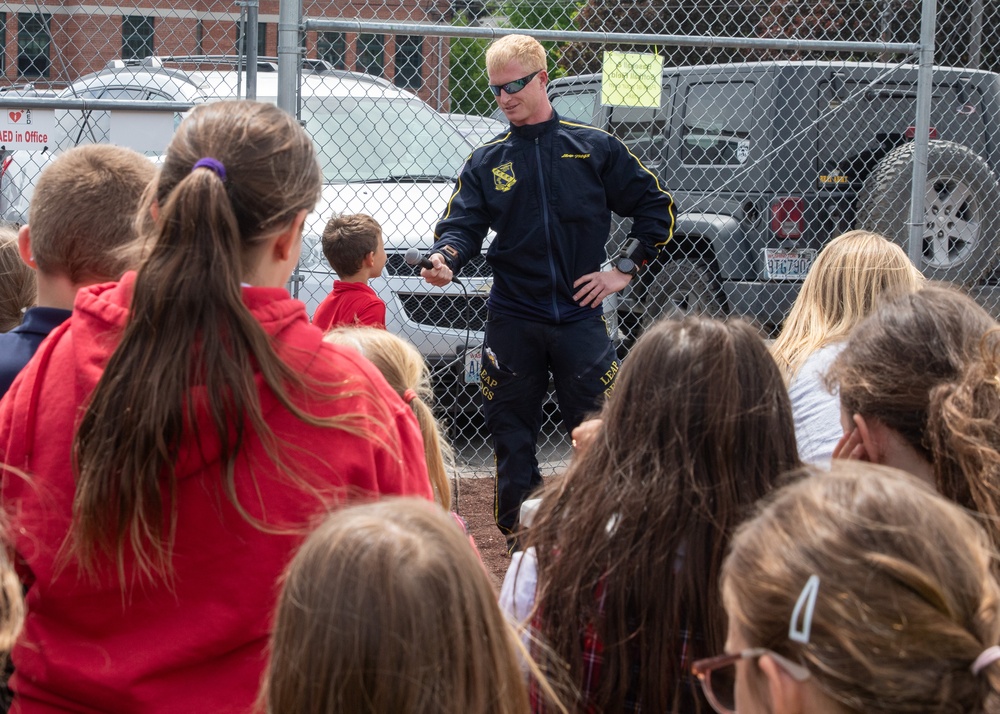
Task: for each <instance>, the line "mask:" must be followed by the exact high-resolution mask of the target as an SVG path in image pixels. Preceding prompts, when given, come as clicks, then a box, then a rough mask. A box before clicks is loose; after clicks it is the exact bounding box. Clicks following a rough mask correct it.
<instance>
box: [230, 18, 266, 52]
mask: <svg viewBox="0 0 1000 714" xmlns="http://www.w3.org/2000/svg"><path fill="white" fill-rule="evenodd" d="M244 24H245V23H244V22H240V21H237V22H236V51H237V52H238V53H239V54H246V49H245V48H244V47H243V25H244ZM266 55H267V23H266V22H258V23H257V56H258V57H264V56H266Z"/></svg>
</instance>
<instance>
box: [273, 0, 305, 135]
mask: <svg viewBox="0 0 1000 714" xmlns="http://www.w3.org/2000/svg"><path fill="white" fill-rule="evenodd" d="M301 18H302V0H281V4H280V5H279V7H278V106H279V107H281V108H282V109H284V110H285V111H286V112H288V113H289V114H291V115H293V116H296V115H297V104H298V103H297V100H296V93H297V91H298V73H299V53H300V48H299V22H300V20H301Z"/></svg>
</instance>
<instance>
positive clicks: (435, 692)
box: [263, 499, 528, 714]
mask: <svg viewBox="0 0 1000 714" xmlns="http://www.w3.org/2000/svg"><path fill="white" fill-rule="evenodd" d="M516 647H517V645H516V635H514V633H513V631H512V629H511V627H510V625H509V624H508V623H507V622H506V620H505V619H504V616H503V615H502V614H501V612H500V610H499V607H498V605H497V602H496V594H495V592H494V590H493V588H492V586H491V585H490V583H489V581H488V579H487V576H486V572H485V570H484V569H483V566H482V564H481V563H480V562H479V560H478V557H477V556H476V554H475V552H474V551H473V549H472V547H471V546H470V544H469V541H468V539H467V537H466V536H465V535H464V534H463V533H462V532H461V530H460V529H459V527H458V525H457V524H456V523H455V522H454V520H452V519H451V518H450V517H449V516H448V515H447V514H446V513H445V512H444V511H442V510H441V509H440V508H437V507H436V506H433V505H431V504H429V503H427V502H426V501H420V502H418V501H416V500H414V499H395V500H385V501H382V502H379V503H373V504H368V505H362V506H355V507H349V508H345V509H343V510H340V511H338V512H336V513H334V514H333V515H331V516H329V517H328V518H327V519H326V521H325V522H324V523H323V524H322V525H321V526H320V527H319V528H318V529H317V530H316V531H315V532H314V533H313V534H312V535H311V536H310V537H309V538H308V539H307V540H306V542H305V544H304V545H303V546H302V548H301V550H300V551H299V553H298V554H297V555H296V556H295V559H294V560H293V561H292V563H291V566H290V567H289V571H288V575H287V579H286V580H285V583H284V587H283V590H282V594H281V598H280V602H279V605H278V613H277V622H276V624H275V630H274V635H273V639H272V647H271V663H270V668H269V672H268V675H267V680H266V684H265V690H264V693H263V698H264V700H265V702H266V710H267V711H268V712H269V714H334V713H335V712H336V713H339V712H356V713H358V714H398V713H399V712H406V713H407V714H425V713H426V714H432V713H433V714H439V713H446V714H448V713H451V714H473V713H474V714H491V713H494V712H496V713H497V714H505V713H507V712H509V713H510V714H514V713H515V712H517V713H518V714H521V713H523V712H526V711H528V701H527V694H526V691H525V687H524V684H523V681H522V679H521V674H520V670H519V666H518V660H517V656H516Z"/></svg>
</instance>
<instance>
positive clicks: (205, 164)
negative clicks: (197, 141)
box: [191, 156, 226, 181]
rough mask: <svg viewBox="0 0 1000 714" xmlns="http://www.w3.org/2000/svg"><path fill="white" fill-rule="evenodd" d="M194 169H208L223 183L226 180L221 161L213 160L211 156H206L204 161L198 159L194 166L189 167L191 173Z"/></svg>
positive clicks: (224, 168) (224, 169)
mask: <svg viewBox="0 0 1000 714" xmlns="http://www.w3.org/2000/svg"><path fill="white" fill-rule="evenodd" d="M195 169H209V170H210V171H211V172H212V173H214V174H215V175H216V176H218V177H219V178H220V179H222V180H223V181H225V180H226V167H225V166H223V165H222V162H221V161H219V160H218V159H213V158H212V157H211V156H206V157H205V158H204V159H198V160H197V161H196V162H195V164H194V166H192V167H191V170H192V171H194V170H195Z"/></svg>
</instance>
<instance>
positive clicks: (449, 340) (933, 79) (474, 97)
mask: <svg viewBox="0 0 1000 714" xmlns="http://www.w3.org/2000/svg"><path fill="white" fill-rule="evenodd" d="M5 7H9V8H10V9H9V10H5V11H2V12H0V44H2V46H3V47H4V52H3V54H2V55H0V60H2V65H0V69H2V75H3V80H2V83H0V84H2V86H0V110H2V115H0V146H2V151H3V162H4V164H3V167H4V173H3V174H2V176H0V211H2V215H3V218H4V219H6V220H8V221H12V222H18V221H23V220H25V219H26V213H25V209H26V205H27V200H28V198H30V191H31V187H32V185H33V182H34V179H35V178H36V177H37V174H38V172H39V171H40V170H41V168H42V167H44V164H45V162H46V161H47V160H48V157H50V156H52V155H55V154H57V153H58V152H59V151H62V150H65V148H66V147H68V146H73V145H75V144H78V143H81V142H89V141H112V142H115V143H121V144H126V145H131V146H133V147H135V148H137V149H139V150H142V151H145V152H146V153H148V154H149V155H150V156H151V157H155V156H156V155H157V154H158V153H160V152H162V150H163V147H164V146H165V145H166V143H167V141H168V140H169V137H170V134H171V133H172V131H173V128H174V127H175V126H176V123H177V122H178V121H179V120H180V117H181V116H182V115H183V112H184V111H186V109H187V108H189V107H191V106H193V105H194V104H197V103H199V102H205V101H211V100H213V99H218V98H233V97H247V96H249V97H257V98H259V99H261V100H266V101H278V100H279V97H285V98H286V100H287V97H293V99H292V105H291V107H289V108H292V109H294V110H295V111H296V112H297V113H298V114H299V116H300V117H301V119H302V122H303V124H304V126H305V127H306V129H307V130H308V131H309V132H310V134H311V135H312V136H313V137H314V139H315V142H316V148H317V151H318V154H319V157H320V161H321V163H322V165H323V171H324V176H325V179H326V186H325V188H324V194H323V200H322V202H321V204H320V206H319V207H318V208H317V211H316V213H315V214H314V215H313V216H311V217H310V219H309V222H308V225H307V227H306V232H305V243H304V247H303V257H302V261H301V263H300V265H299V267H298V269H297V271H296V274H295V276H294V277H293V281H292V284H291V285H290V289H291V290H292V292H293V294H295V295H297V296H298V297H299V298H300V299H301V300H303V301H304V302H305V303H306V305H307V307H308V309H309V311H310V313H311V312H312V311H313V310H315V308H316V306H317V305H318V304H319V303H320V302H321V301H322V299H323V298H324V297H325V296H326V295H327V294H328V293H329V291H330V290H331V288H332V283H333V279H334V274H333V273H332V271H331V270H330V268H329V266H328V264H327V262H326V259H325V257H324V256H323V253H322V249H321V246H320V240H319V238H320V235H321V233H322V229H323V226H324V225H325V223H326V221H327V220H329V218H331V217H332V216H333V215H336V214H338V213H368V214H370V215H371V216H373V217H374V218H375V219H376V220H377V221H378V222H379V223H380V224H381V225H382V227H383V233H384V237H385V242H386V250H387V253H388V262H387V264H386V267H385V270H384V271H383V274H382V276H381V277H380V278H378V279H376V280H374V281H373V282H372V286H373V287H374V288H375V289H376V290H377V291H378V293H379V294H380V296H381V297H382V298H383V300H385V302H386V303H387V306H388V327H389V329H390V330H392V331H393V332H395V333H397V334H400V335H402V336H405V337H406V338H408V339H410V340H411V341H413V342H414V344H416V345H417V346H418V348H419V349H420V350H421V351H422V353H423V354H424V355H425V357H426V358H427V360H428V362H429V363H430V365H431V366H432V369H433V374H434V379H435V384H436V389H437V393H438V398H439V402H440V404H439V406H440V409H441V412H442V414H445V415H447V418H448V419H449V420H451V422H452V423H453V424H454V425H455V429H454V430H453V431H454V437H455V439H456V441H457V442H458V446H459V448H460V451H461V454H462V457H463V460H464V461H465V462H466V463H467V464H469V465H470V467H471V468H473V469H481V470H482V471H483V472H484V473H486V472H490V471H491V470H492V452H491V448H490V445H489V444H488V443H487V439H486V434H485V430H484V429H483V427H482V423H481V419H480V418H479V416H478V412H479V389H480V385H479V384H478V383H477V379H478V367H477V359H478V357H479V351H480V350H479V348H480V343H481V330H482V327H483V321H484V316H485V304H486V300H487V297H488V295H489V289H490V285H491V273H490V268H489V265H488V263H487V261H486V259H485V251H486V249H487V246H488V245H489V244H490V240H491V238H492V236H490V237H487V241H486V244H485V245H484V255H483V256H482V257H481V258H479V259H477V260H474V261H472V262H471V263H470V264H469V265H467V266H466V267H465V268H464V269H463V271H462V273H461V276H460V277H461V278H462V280H463V284H462V285H454V284H453V285H450V286H448V287H447V288H444V289H441V288H433V287H431V286H429V285H427V284H426V283H424V282H423V281H422V280H421V279H420V278H419V276H418V275H417V273H418V271H419V269H415V268H413V267H411V266H410V265H408V264H407V262H406V259H405V256H406V252H407V250H409V249H412V248H416V249H417V250H418V251H419V252H420V253H421V254H423V253H424V252H426V250H427V249H428V248H429V246H430V244H431V242H432V233H433V227H434V224H435V223H436V220H437V218H438V217H439V216H440V214H441V212H442V211H443V210H444V208H445V206H446V204H447V202H448V198H449V196H450V195H451V192H452V191H453V187H454V181H455V178H456V176H457V172H458V170H459V168H460V167H461V165H462V163H463V162H464V160H465V158H466V157H467V156H468V154H469V153H470V152H471V151H472V150H473V147H474V146H475V145H477V144H480V143H482V142H484V141H486V140H488V139H490V138H491V137H493V136H495V135H497V134H498V133H501V132H503V131H504V130H505V129H506V122H505V121H504V120H503V116H502V114H500V113H499V112H498V111H497V110H496V105H495V102H494V100H493V98H492V95H491V94H490V93H489V90H488V88H487V80H486V73H485V66H484V55H485V49H486V46H487V45H488V43H489V41H490V38H491V37H494V36H496V35H498V34H502V33H506V32H510V31H511V30H512V29H514V28H516V29H518V30H519V31H527V32H528V33H529V34H533V35H534V36H536V37H538V38H539V39H541V40H542V41H543V44H544V46H545V47H546V49H547V51H548V55H549V65H550V76H551V81H550V84H549V94H550V98H551V100H552V103H553V105H554V106H555V108H556V110H557V111H558V112H559V113H560V115H562V116H564V117H566V118H570V119H574V120H578V121H581V122H584V123H588V124H593V125H595V126H598V127H600V128H602V129H605V130H607V131H609V132H610V133H612V134H614V135H616V136H618V137H619V138H621V139H622V141H624V142H625V143H626V144H627V145H628V146H629V147H630V149H631V150H632V151H633V153H635V155H636V156H638V157H639V158H640V159H641V160H642V161H643V162H644V163H645V165H646V166H647V167H648V168H649V169H650V171H652V172H653V173H655V174H656V175H657V177H658V179H659V180H660V182H661V184H662V185H663V186H664V187H665V188H667V189H668V190H670V191H671V192H672V193H673V194H674V197H675V199H676V203H677V206H678V221H677V230H676V234H675V236H674V239H673V240H672V241H671V243H670V244H669V245H668V246H667V248H666V250H665V251H664V254H663V256H662V258H661V260H660V261H659V263H658V264H657V265H655V266H653V267H652V269H650V270H647V271H645V272H644V273H642V274H641V275H640V277H639V279H638V280H635V281H633V284H632V285H631V286H630V287H629V288H627V289H626V291H625V292H624V293H622V294H621V295H618V296H613V298H609V299H608V300H607V301H606V304H605V312H606V315H607V317H608V318H609V324H610V325H611V326H612V328H613V331H614V335H615V339H616V340H617V343H618V345H619V353H620V355H622V356H625V355H627V352H628V349H629V347H630V345H631V344H632V343H633V342H634V340H635V339H636V337H637V336H638V335H639V334H641V332H642V330H643V329H644V328H645V327H646V326H648V325H649V324H650V323H651V322H652V321H653V320H656V319H658V318H661V317H671V316H679V315H683V314H689V313H706V314H710V315H716V316H729V315H732V316H744V317H746V318H747V319H749V320H751V321H753V322H755V323H756V324H758V325H760V326H761V329H762V330H763V331H765V332H767V333H770V334H773V333H774V332H775V331H776V330H777V329H779V328H780V324H781V321H782V319H783V318H784V316H785V314H787V311H788V309H789V307H790V305H791V302H792V301H793V300H794V298H795V295H796V294H797V291H798V288H799V286H800V284H801V280H802V279H803V278H804V276H805V275H806V273H807V272H808V270H809V267H810V265H811V263H812V261H813V260H814V258H815V256H816V254H817V252H818V251H819V250H820V249H822V247H823V245H824V244H825V243H826V242H827V241H829V240H830V239H831V238H832V237H834V236H836V235H838V234H840V233H843V232H845V231H847V230H850V229H853V228H868V229H872V230H875V231H878V232H880V233H883V234H884V235H886V236H887V237H889V238H891V239H893V240H895V241H898V242H899V243H900V245H902V246H904V248H906V249H907V251H908V252H909V254H910V256H911V259H913V260H914V261H915V262H916V263H917V264H918V265H919V266H920V268H921V269H922V270H923V272H924V273H925V274H926V275H928V276H929V277H932V278H936V279H941V280H947V281H950V282H954V283H958V284H961V285H963V286H966V287H967V288H968V289H969V290H970V291H972V292H973V294H974V295H976V296H977V297H978V298H979V299H980V300H981V301H982V302H983V303H984V304H985V305H986V306H987V307H988V308H990V309H991V310H993V311H994V312H995V313H996V312H998V304H1000V301H998V299H997V295H998V293H997V288H996V285H997V282H998V275H997V263H998V256H997V247H998V245H1000V241H998V239H997V238H996V237H995V235H994V230H995V226H997V225H1000V223H998V221H997V219H998V218H1000V215H998V213H1000V183H998V178H997V173H996V171H997V169H998V167H1000V126H998V125H997V122H1000V76H998V75H996V74H993V72H1000V49H998V48H1000V42H998V40H1000V4H998V3H987V2H985V0H941V1H940V2H938V3H937V4H936V6H935V4H934V3H932V1H931V0H925V1H924V3H918V2H914V1H911V0H880V1H878V2H874V1H868V0H865V1H862V0H773V1H772V2H766V3H765V2H755V3H752V2H722V1H710V0H700V1H693V0H661V1H660V2H635V3H621V2H611V1H608V0H587V2H583V3H581V2H551V1H544V0H543V1H542V2H534V1H530V2H529V1H528V0H506V1H499V2H491V1H490V0H450V1H449V0H419V1H418V2H399V3H382V4H372V3H365V2H356V3H352V4H349V5H348V4H330V3H327V2H322V3H321V2H319V1H318V0H304V4H303V5H302V6H301V7H299V6H298V5H297V4H295V3H293V2H292V1H291V0H285V1H283V2H282V4H281V5H280V6H279V4H278V2H277V1H276V0H275V1H272V2H261V3H260V4H259V6H257V5H256V4H255V3H252V2H250V3H237V4H228V3H217V4H215V3H212V2H209V3H204V4H200V5H199V8H204V9H199V10H193V9H190V4H189V3H180V2H171V0H164V2H162V3H159V4H158V5H157V7H156V8H155V9H149V8H146V9H133V8H126V7H122V6H115V5H106V6H105V5H88V6H74V8H73V9H71V10H70V9H66V8H65V6H61V5H59V6H55V5H53V6H48V5H46V4H44V3H35V4H17V3H14V4H9V5H7V6H5ZM922 15H923V17H922ZM935 21H936V28H934V24H935ZM921 31H923V32H924V33H925V34H924V35H923V36H922V35H921ZM931 51H933V58H934V65H935V66H934V68H933V71H931V68H930V58H931ZM608 52H617V53H629V54H640V55H644V56H646V57H647V58H648V57H649V56H651V55H655V56H658V57H659V58H661V59H662V67H663V69H662V71H661V70H659V69H656V70H655V75H654V79H653V85H655V87H656V88H657V89H658V90H659V91H658V96H654V97H653V98H652V99H650V97H649V96H644V97H640V96H638V93H635V96H631V95H630V94H629V92H630V87H632V86H633V84H635V86H638V85H639V84H640V83H630V82H628V81H626V82H618V83H617V84H616V86H615V87H611V86H610V84H609V82H604V81H603V80H604V79H605V77H604V76H603V75H602V74H601V73H602V70H604V69H605V62H606V60H607V54H606V53H608ZM613 56H615V57H616V56H617V55H613ZM921 63H922V64H921ZM279 66H280V67H282V71H281V72H279V71H278V68H279ZM288 67H292V68H293V70H292V71H286V70H287V68H288ZM921 67H923V70H924V71H923V72H922V71H921ZM647 74H648V73H647ZM279 79H280V81H281V83H280V84H279ZM612 89H613V90H614V91H615V92H617V94H618V95H619V96H618V98H617V99H615V100H614V103H608V102H606V101H602V92H603V93H604V94H605V99H606V98H607V96H606V95H607V94H608V93H609V92H610V91H611V90H612ZM283 92H284V94H283ZM612 93H614V92H612ZM284 101H285V100H283V102H282V105H283V106H285V103H284ZM28 116H30V117H31V122H32V123H31V127H35V128H30V127H29V126H28V125H27V124H25V123H23V122H24V120H25V119H26V118H27V117H28ZM924 137H926V139H925V138H924ZM915 169H916V171H915ZM914 185H916V187H917V188H916V195H917V196H918V200H917V201H916V202H914V201H912V196H913V195H914ZM914 203H915V204H916V205H915V207H914ZM627 231H628V222H627V221H620V222H617V223H616V224H615V228H614V230H613V232H612V235H610V236H609V242H608V252H609V255H613V254H615V253H616V252H617V250H618V248H619V247H620V246H621V245H622V244H623V242H624V240H625V236H626V234H627ZM540 446H541V456H540V458H541V460H542V461H543V462H544V466H543V469H544V470H548V471H551V470H552V469H556V468H558V467H559V466H560V465H561V464H562V460H563V459H564V457H565V454H566V450H567V440H566V438H565V435H564V434H562V432H561V429H560V427H559V425H558V412H557V408H556V406H555V405H554V404H552V405H549V406H547V408H546V422H545V426H544V427H543V430H542V436H541V443H540Z"/></svg>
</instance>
